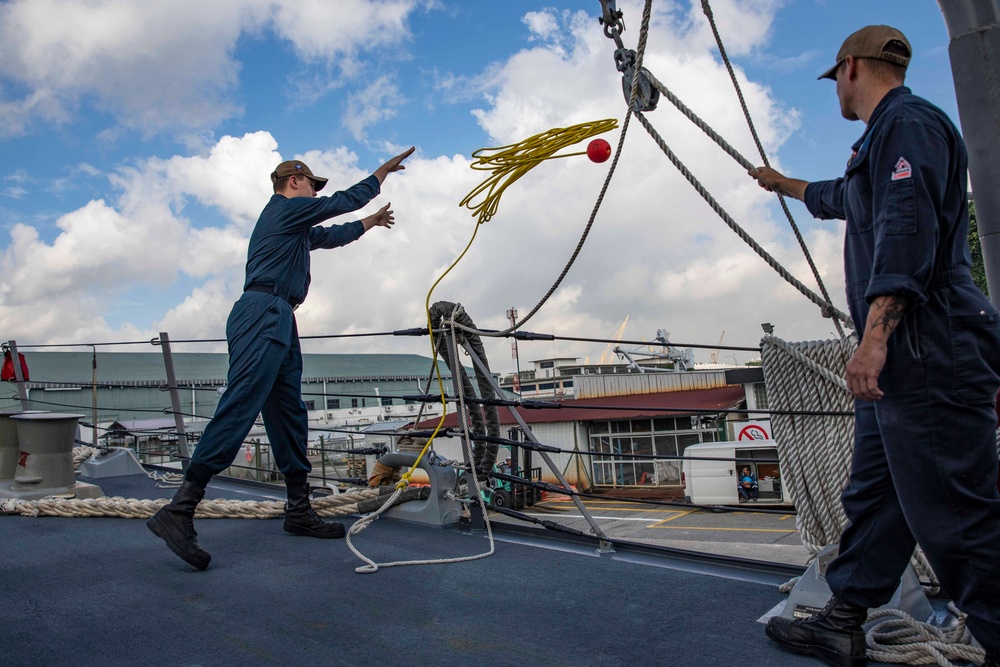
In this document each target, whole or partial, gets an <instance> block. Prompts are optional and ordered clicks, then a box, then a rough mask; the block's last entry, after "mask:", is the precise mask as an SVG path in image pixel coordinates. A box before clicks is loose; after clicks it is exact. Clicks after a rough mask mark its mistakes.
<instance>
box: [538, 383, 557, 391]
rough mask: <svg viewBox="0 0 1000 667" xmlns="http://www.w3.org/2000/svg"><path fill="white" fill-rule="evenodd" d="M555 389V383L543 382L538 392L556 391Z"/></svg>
mask: <svg viewBox="0 0 1000 667" xmlns="http://www.w3.org/2000/svg"><path fill="white" fill-rule="evenodd" d="M555 388H556V385H555V383H554V382H543V383H541V384H540V385H538V391H547V390H552V389H555Z"/></svg>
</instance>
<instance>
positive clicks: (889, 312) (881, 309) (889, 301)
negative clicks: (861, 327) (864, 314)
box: [867, 296, 908, 336]
mask: <svg viewBox="0 0 1000 667" xmlns="http://www.w3.org/2000/svg"><path fill="white" fill-rule="evenodd" d="M907 305H908V301H907V300H906V299H905V298H903V297H898V296H880V297H876V299H875V300H874V301H872V303H871V306H870V307H869V309H868V327H867V329H868V331H869V332H872V333H875V332H878V333H881V334H882V335H883V336H888V335H889V334H890V333H892V330H893V329H895V328H896V325H898V324H899V321H900V320H901V319H903V314H904V313H905V312H906V306H907Z"/></svg>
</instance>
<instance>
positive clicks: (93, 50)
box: [0, 0, 422, 137]
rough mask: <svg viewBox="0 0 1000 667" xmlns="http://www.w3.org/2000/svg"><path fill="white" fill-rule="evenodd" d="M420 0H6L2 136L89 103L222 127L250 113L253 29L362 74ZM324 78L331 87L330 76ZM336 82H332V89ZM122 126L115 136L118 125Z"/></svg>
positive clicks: (172, 127)
mask: <svg viewBox="0 0 1000 667" xmlns="http://www.w3.org/2000/svg"><path fill="white" fill-rule="evenodd" d="M421 4H422V3H421V2H419V1H418V0H386V1H381V2H373V1H371V0H367V1H360V0H359V1H357V2H352V3H351V6H350V10H349V11H345V6H344V3H331V2H325V1H323V0H297V1H296V2H279V1H277V0H213V2H194V1H191V0H187V1H183V2H177V1H176V0H146V1H144V2H141V3H140V2H133V1H132V0H93V1H91V2H87V3H80V2H77V1H76V0H12V1H11V2H6V3H2V4H0V77H5V78H7V79H8V80H10V81H14V82H17V84H18V85H19V86H20V87H23V88H26V89H27V90H28V92H27V93H26V94H24V95H22V96H21V97H15V96H13V93H12V92H10V91H8V90H3V89H0V137H3V136H15V135H18V134H21V133H23V132H25V131H26V129H27V128H28V124H29V123H30V122H31V121H32V120H33V119H40V120H44V121H47V122H52V123H63V122H66V121H68V120H69V119H70V116H71V113H72V111H73V109H74V108H75V107H76V105H78V104H80V103H81V100H84V99H86V100H87V101H88V102H92V103H93V104H94V105H95V106H96V108H97V109H98V110H100V111H103V112H106V113H108V114H110V115H111V116H113V117H114V118H116V119H117V121H118V123H119V124H120V125H121V126H123V127H125V128H130V129H135V130H140V131H142V132H158V131H163V130H169V131H171V132H175V133H183V132H184V131H185V130H190V129H199V128H211V127H214V126H215V125H216V124H217V123H218V122H220V121H221V120H223V119H226V118H230V117H232V116H234V115H238V114H240V113H241V111H242V107H241V103H240V102H239V101H238V99H237V97H236V93H237V91H238V87H239V75H240V64H239V63H238V62H237V61H236V60H235V58H234V51H235V49H236V46H237V42H238V40H239V39H240V37H241V36H243V35H245V34H250V35H252V34H255V33H260V32H262V31H273V32H274V33H275V34H276V35H277V36H278V37H279V38H281V39H284V40H287V41H288V42H290V43H291V45H292V47H293V49H294V50H295V52H296V54H297V55H298V56H299V58H301V59H302V60H303V61H304V62H305V63H313V62H325V63H327V64H332V63H334V62H336V64H337V67H338V69H339V70H340V71H341V72H342V75H341V76H342V77H343V76H347V77H350V76H356V72H357V71H358V70H359V68H358V67H356V64H357V62H358V58H359V54H360V53H363V52H367V51H379V52H382V51H385V50H393V49H396V50H398V49H399V46H398V45H399V44H400V43H403V42H405V41H406V40H407V39H408V37H409V32H408V28H407V26H406V19H407V16H408V15H409V14H410V13H411V12H412V11H413V10H414V9H415V8H416V7H418V6H420V5H421ZM318 85H320V86H321V87H323V86H328V84H318ZM327 89H328V87H327ZM111 133H112V135H113V134H114V133H115V132H114V130H111Z"/></svg>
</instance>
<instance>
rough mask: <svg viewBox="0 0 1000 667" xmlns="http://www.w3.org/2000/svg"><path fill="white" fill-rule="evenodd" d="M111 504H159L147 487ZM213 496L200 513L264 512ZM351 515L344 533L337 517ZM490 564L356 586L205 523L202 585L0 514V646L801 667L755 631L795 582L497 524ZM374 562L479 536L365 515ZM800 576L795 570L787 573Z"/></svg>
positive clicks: (330, 550) (121, 491)
mask: <svg viewBox="0 0 1000 667" xmlns="http://www.w3.org/2000/svg"><path fill="white" fill-rule="evenodd" d="M81 481H96V482H97V483H99V484H100V486H101V487H102V488H103V489H104V491H105V493H106V494H107V495H122V496H126V497H147V498H158V497H167V496H169V494H170V493H171V492H170V491H169V490H164V489H157V488H154V485H153V482H152V481H151V480H149V479H148V478H146V477H144V476H141V475H136V476H131V477H120V478H105V479H101V480H87V479H85V478H81ZM274 491H279V492H280V489H272V490H268V489H261V488H255V487H249V486H241V485H236V484H233V483H229V482H225V483H219V484H213V485H212V487H210V489H209V494H208V495H209V497H229V498H234V497H240V498H244V499H252V498H261V499H263V498H272V499H273V498H276V497H278V496H277V495H275V493H274ZM352 520H353V518H352V517H348V522H350V521H352ZM493 527H494V532H495V535H496V538H497V545H496V549H497V552H496V554H495V555H493V556H492V557H490V558H486V559H482V560H477V561H472V562H467V563H459V564H447V565H425V566H415V567H394V568H388V569H383V570H380V571H379V572H377V573H375V574H357V573H355V571H354V568H355V567H357V566H359V565H361V564H362V562H361V561H360V560H358V559H357V557H355V556H354V554H352V553H351V551H350V550H349V549H348V548H347V546H346V544H345V542H344V541H343V540H315V539H305V538H298V537H294V536H291V535H288V534H285V533H284V532H283V531H282V529H281V522H280V521H279V520H240V519H206V520H200V521H198V522H197V528H198V531H199V538H200V540H201V542H202V544H203V546H205V547H206V548H207V549H208V550H209V551H210V552H211V553H212V556H213V561H212V565H211V567H210V568H209V569H208V570H207V571H205V572H198V571H196V570H194V569H193V568H191V567H189V566H188V565H186V564H185V563H184V562H183V561H181V560H180V559H179V558H177V557H176V556H174V555H173V554H172V553H170V551H168V550H167V548H166V547H165V546H164V544H163V543H162V542H161V541H160V540H158V539H157V538H155V537H154V536H153V535H152V534H151V533H150V532H149V531H148V530H147V529H146V526H145V525H144V522H143V521H141V520H134V519H97V518H88V519H80V518H77V519H70V518H65V519H64V518H52V517H44V518H34V519H33V518H24V517H19V516H5V517H0V545H2V550H3V551H2V553H3V562H4V568H3V569H4V573H3V584H2V587H0V646H2V647H3V649H2V654H3V659H2V662H3V664H4V665H6V666H8V667H15V666H21V665H23V666H29V665H30V666H33V667H34V666H39V665H70V664H83V665H91V664H100V665H109V666H110V665H129V666H133V665H199V666H202V667H208V666H214V665H219V666H221V665H226V666H229V665H286V664H290V663H307V664H308V663H312V664H319V665H357V664H373V663H375V664H382V665H397V664H399V665H401V664H404V663H406V664H427V665H444V664H460V663H461V664H470V663H480V664H486V665H497V666H503V665H594V666H603V665H606V666H612V665H615V666H617V665H626V664H658V665H723V664H733V663H736V662H745V661H747V660H750V661H751V662H753V663H755V664H768V665H779V666H781V665H813V664H816V663H815V662H813V661H811V660H808V659H805V658H800V657H798V656H795V655H791V654H788V653H785V652H783V651H781V650H779V649H778V648H776V647H775V646H773V645H772V644H771V643H770V642H769V641H768V640H767V639H766V638H765V636H764V633H763V627H762V626H761V625H760V624H759V623H757V619H758V618H759V617H760V616H761V615H762V614H763V613H765V612H767V611H768V610H769V609H771V608H772V607H773V606H774V605H775V604H777V603H778V602H779V601H780V600H781V599H782V598H783V595H782V594H780V593H779V592H778V590H777V584H778V583H780V582H782V581H785V580H787V578H788V576H789V575H790V574H794V573H795V572H796V570H795V568H789V567H787V566H773V567H768V566H764V565H761V566H755V565H753V564H749V565H748V564H747V563H745V562H740V561H737V560H735V559H727V558H725V557H700V556H696V555H689V554H686V553H684V552H676V551H673V552H672V551H669V550H663V549H654V548H650V547H648V546H644V545H637V544H636V545H630V544H619V545H618V546H617V548H616V551H615V553H614V554H613V555H603V556H598V555H597V554H596V551H595V545H594V544H592V543H589V542H585V541H576V540H573V539H563V538H560V537H557V536H555V535H554V534H553V533H552V532H549V531H546V532H540V531H539V530H537V529H534V528H524V529H521V528H512V527H511V526H510V525H509V524H500V523H499V522H497V523H494V524H493ZM355 545H356V546H357V547H358V548H359V549H360V550H361V551H362V552H363V553H365V554H366V555H368V556H369V557H371V558H373V559H375V560H376V561H378V562H387V561H395V560H411V559H422V558H449V557H456V556H463V555H472V554H478V553H481V552H483V551H486V550H487V548H488V541H487V538H486V534H485V532H482V531H478V532H470V531H468V530H461V529H440V528H431V527H425V526H421V525H416V524H411V523H406V522H402V521H395V520H392V519H389V518H384V517H383V518H381V519H380V520H378V521H377V522H375V524H373V525H372V526H371V527H370V528H369V529H367V530H366V531H364V532H363V533H361V534H360V535H359V536H358V537H357V538H355ZM798 571H801V570H798Z"/></svg>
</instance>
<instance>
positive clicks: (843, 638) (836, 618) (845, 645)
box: [766, 597, 868, 667]
mask: <svg viewBox="0 0 1000 667" xmlns="http://www.w3.org/2000/svg"><path fill="white" fill-rule="evenodd" d="M867 618H868V610H867V609H866V608H864V607H855V606H854V605H850V604H847V603H845V602H840V601H839V600H837V598H836V597H832V598H830V601H829V602H828V603H827V605H826V608H825V609H823V611H821V612H819V613H818V614H813V615H812V616H810V617H809V618H796V619H794V620H792V619H788V618H784V617H781V616H775V617H773V618H771V619H770V620H769V621H768V622H767V630H766V632H767V636H768V637H770V638H771V639H773V640H774V641H775V642H776V643H777V644H778V645H779V646H781V647H782V648H784V649H787V650H789V651H794V652H795V653H801V654H802V655H811V656H813V657H816V658H819V659H820V660H822V661H824V662H825V663H826V664H828V665H833V666H834V667H863V666H864V665H867V664H868V659H867V657H866V656H867V651H866V648H865V631H864V629H863V628H862V627H861V626H862V625H863V624H864V622H865V620H866V619H867Z"/></svg>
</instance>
